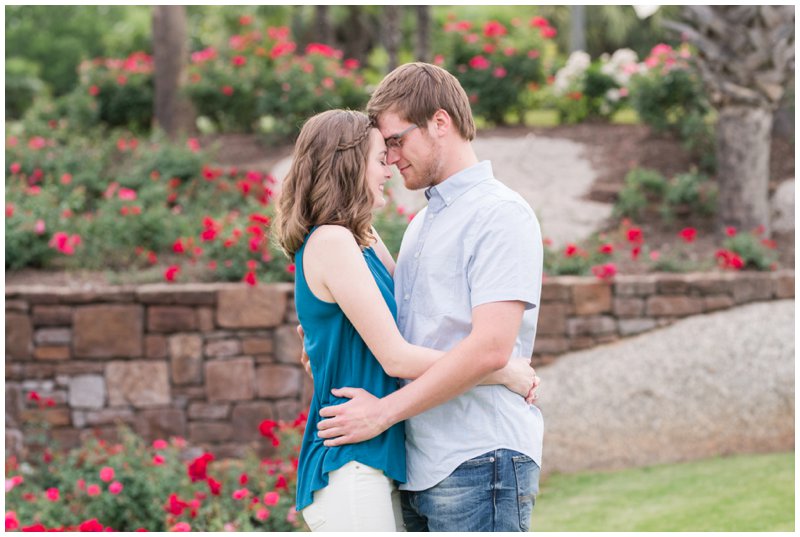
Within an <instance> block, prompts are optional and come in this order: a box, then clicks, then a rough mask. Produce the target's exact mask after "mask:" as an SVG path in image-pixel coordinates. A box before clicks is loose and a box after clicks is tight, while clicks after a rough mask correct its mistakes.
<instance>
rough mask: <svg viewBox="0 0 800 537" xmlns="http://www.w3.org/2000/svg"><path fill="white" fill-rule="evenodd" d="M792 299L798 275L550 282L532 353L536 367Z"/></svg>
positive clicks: (712, 274)
mask: <svg viewBox="0 0 800 537" xmlns="http://www.w3.org/2000/svg"><path fill="white" fill-rule="evenodd" d="M786 298H794V271H791V270H783V271H776V272H742V273H733V272H726V273H720V272H704V273H692V274H664V273H660V274H647V275H636V276H616V277H615V278H614V279H613V280H612V281H599V280H596V279H589V278H581V277H575V276H563V277H558V278H548V279H547V280H546V281H545V282H544V283H543V284H542V305H541V311H540V312H539V325H538V329H537V335H536V343H535V345H534V352H533V364H534V366H542V365H546V364H548V363H551V362H552V361H553V360H554V359H556V358H557V357H558V355H560V354H563V353H565V352H568V351H573V350H579V349H585V348H588V347H592V346H594V345H599V344H602V343H609V342H612V341H615V340H617V339H619V338H623V337H628V336H634V335H636V334H640V333H642V332H646V331H648V330H652V329H654V328H657V327H661V326H666V325H668V324H671V323H673V322H674V321H675V320H677V319H680V318H682V317H687V316H689V315H698V314H703V313H710V312H712V311H717V310H721V309H727V308H731V307H733V306H737V305H740V304H746V303H748V302H755V301H764V300H778V299H786Z"/></svg>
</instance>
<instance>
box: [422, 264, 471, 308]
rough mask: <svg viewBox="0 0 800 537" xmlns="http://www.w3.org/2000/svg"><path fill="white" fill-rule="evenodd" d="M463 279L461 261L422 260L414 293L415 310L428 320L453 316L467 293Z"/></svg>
mask: <svg viewBox="0 0 800 537" xmlns="http://www.w3.org/2000/svg"><path fill="white" fill-rule="evenodd" d="M463 279H464V274H463V271H462V269H461V265H460V263H459V261H458V259H457V258H455V257H453V256H446V255H429V256H425V257H422V258H421V259H420V262H419V268H418V269H417V278H416V281H415V282H414V288H413V289H412V292H413V293H414V296H413V301H412V305H411V309H412V310H413V311H414V313H417V314H419V315H423V316H426V317H437V316H441V315H447V314H450V313H453V312H454V311H456V310H457V309H458V308H459V306H460V302H461V300H462V297H463V295H464V294H465V293H466V290H465V289H463V286H464V284H463Z"/></svg>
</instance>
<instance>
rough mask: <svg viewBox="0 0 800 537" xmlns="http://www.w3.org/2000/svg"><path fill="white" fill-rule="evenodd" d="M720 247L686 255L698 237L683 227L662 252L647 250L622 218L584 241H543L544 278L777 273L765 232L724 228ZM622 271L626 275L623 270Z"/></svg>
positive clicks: (692, 229) (642, 239)
mask: <svg viewBox="0 0 800 537" xmlns="http://www.w3.org/2000/svg"><path fill="white" fill-rule="evenodd" d="M726 233H727V238H726V239H725V240H724V241H722V245H721V248H716V249H714V250H709V251H708V252H704V253H702V254H700V255H698V253H697V251H693V252H692V253H691V255H690V252H689V251H688V250H689V245H690V244H691V243H693V242H695V241H696V240H697V239H698V238H699V237H700V235H701V234H702V232H701V231H700V230H698V229H697V228H695V227H691V226H686V227H683V228H681V229H680V230H678V231H676V232H675V235H674V242H673V243H671V244H667V245H664V246H666V252H662V251H661V250H660V249H658V248H653V247H651V245H650V244H648V242H647V240H646V239H647V237H646V235H645V232H644V231H643V229H642V227H640V226H638V225H636V224H634V223H633V222H632V221H631V220H630V219H627V218H623V219H622V220H621V221H620V224H619V226H618V227H617V228H616V229H613V230H610V231H605V232H602V233H595V234H593V235H591V236H590V237H589V238H587V239H586V240H584V241H580V242H576V243H570V244H567V245H566V246H565V247H563V248H555V247H554V246H553V244H552V241H550V240H549V239H547V238H545V239H544V272H545V275H547V276H558V275H566V274H570V275H576V276H588V275H594V276H596V277H597V278H599V279H611V278H613V277H614V276H615V275H616V274H617V273H622V272H623V271H624V272H639V273H644V272H656V271H658V272H691V271H708V270H714V269H715V267H716V268H717V269H720V270H746V269H754V270H775V269H776V268H777V265H776V259H777V256H776V255H775V248H776V245H775V242H774V241H772V240H769V239H766V238H765V237H764V229H763V228H758V229H755V230H753V231H752V232H750V233H737V230H736V229H734V228H727V229H726ZM623 267H624V268H625V269H627V270H623Z"/></svg>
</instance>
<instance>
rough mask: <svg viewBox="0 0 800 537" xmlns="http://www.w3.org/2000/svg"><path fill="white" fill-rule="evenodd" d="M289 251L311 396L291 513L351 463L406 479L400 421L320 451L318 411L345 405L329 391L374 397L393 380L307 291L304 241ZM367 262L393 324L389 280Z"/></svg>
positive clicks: (368, 254)
mask: <svg viewBox="0 0 800 537" xmlns="http://www.w3.org/2000/svg"><path fill="white" fill-rule="evenodd" d="M314 229H315V228H312V229H311V232H310V233H309V234H308V235H307V236H306V239H305V241H304V242H303V245H302V246H301V247H300V249H299V250H298V251H297V252H296V253H295V282H294V300H295V307H296V309H297V317H298V319H299V320H300V324H301V325H302V326H303V330H304V332H305V338H304V340H303V343H304V344H305V348H306V352H307V353H308V356H309V359H310V361H311V371H312V372H313V373H314V396H313V398H312V399H311V408H310V409H309V411H308V423H307V424H306V430H305V434H304V435H303V443H302V446H301V449H300V460H299V463H298V469H297V510H298V511H300V510H301V509H303V508H305V507H307V506H308V505H310V504H311V503H312V501H313V494H312V493H313V492H314V491H315V490H320V489H322V488H324V487H326V486H327V485H328V472H332V471H334V470H337V469H339V468H341V467H342V466H344V465H345V464H347V463H348V462H351V461H358V462H360V463H363V464H366V465H367V466H371V467H372V468H376V469H379V470H383V473H384V474H385V475H386V476H388V477H389V478H391V479H394V480H395V481H399V482H401V483H405V480H406V447H405V429H404V425H403V423H398V424H395V425H393V426H392V427H390V428H389V429H387V430H386V431H384V432H383V433H381V434H380V435H378V436H376V437H375V438H372V439H370V440H367V441H364V442H359V443H357V444H348V445H344V446H336V447H326V446H324V445H323V441H324V439H322V438H319V436H317V423H319V422H320V420H321V419H322V418H321V417H320V415H319V411H320V410H321V409H322V408H323V407H326V406H331V405H338V404H341V403H346V402H347V401H349V399H348V398H346V397H334V396H333V394H331V389H333V388H344V387H352V388H363V389H365V390H367V391H368V392H370V393H371V394H372V395H374V396H375V397H384V396H386V395H388V394H390V393H392V392H393V391H395V390H397V389H398V387H399V386H398V381H397V379H395V378H393V377H390V376H389V375H387V374H386V372H384V370H383V368H382V367H381V364H380V362H378V360H377V359H376V358H375V355H373V354H372V352H371V351H370V350H369V348H368V347H367V344H366V343H364V340H363V339H361V336H360V335H359V334H358V331H356V329H355V327H354V326H353V324H352V323H351V322H350V321H349V320H348V319H347V317H346V316H345V314H344V312H343V311H342V309H341V308H340V307H339V305H338V304H336V303H335V302H326V301H323V300H320V299H319V298H317V297H316V296H314V294H313V293H312V292H311V289H310V288H309V287H308V283H307V282H306V278H305V274H304V272H303V252H304V250H305V247H306V244H308V238H309V237H310V236H311V233H313V232H314ZM363 252H364V260H365V261H366V262H367V266H368V267H369V270H370V272H371V273H372V276H373V278H375V282H376V283H377V284H378V288H379V289H380V291H381V295H383V299H384V300H385V301H386V305H387V306H388V307H389V310H390V311H391V312H392V316H393V317H394V318H395V320H397V304H396V302H395V300H394V283H393V281H392V276H391V274H389V271H388V270H387V269H386V267H385V266H384V264H383V263H382V262H381V260H380V259H379V258H378V256H377V254H376V253H375V251H374V250H373V249H372V248H366V249H365V250H364V251H363Z"/></svg>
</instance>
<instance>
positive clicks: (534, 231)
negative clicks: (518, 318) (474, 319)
mask: <svg viewBox="0 0 800 537" xmlns="http://www.w3.org/2000/svg"><path fill="white" fill-rule="evenodd" d="M479 220H480V221H479V222H475V224H476V228H475V229H476V231H475V233H474V234H473V237H474V245H473V246H472V248H471V252H470V254H471V255H470V259H469V263H468V264H467V279H468V281H469V286H470V299H471V303H472V307H473V308H474V307H475V306H479V305H481V304H486V303H489V302H502V301H511V300H519V301H522V302H525V309H526V310H529V309H532V308H536V307H538V306H539V298H540V296H541V288H542V261H543V251H542V234H541V230H540V228H539V222H538V221H537V219H536V215H535V214H534V213H533V210H531V209H530V208H529V207H525V206H523V205H522V204H521V203H519V202H516V201H506V202H502V203H498V204H497V205H494V206H492V207H491V208H489V209H488V210H487V211H486V212H485V213H484V215H483V218H481V219H479Z"/></svg>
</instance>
